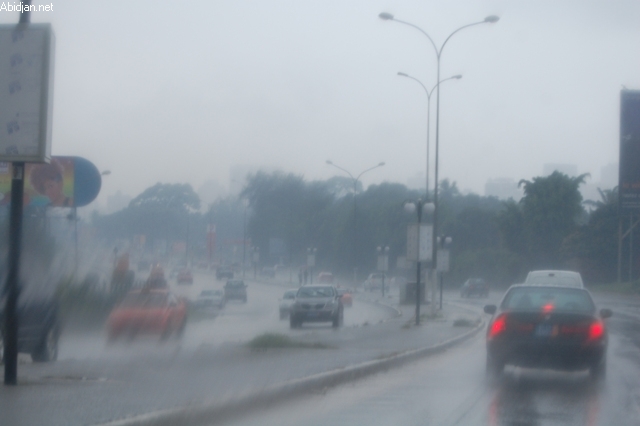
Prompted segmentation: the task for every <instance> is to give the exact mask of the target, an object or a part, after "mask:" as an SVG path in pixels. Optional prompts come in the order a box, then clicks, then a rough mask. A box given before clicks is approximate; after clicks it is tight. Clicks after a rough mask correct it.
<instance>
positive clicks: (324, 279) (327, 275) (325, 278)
mask: <svg viewBox="0 0 640 426" xmlns="http://www.w3.org/2000/svg"><path fill="white" fill-rule="evenodd" d="M318 284H333V274H332V273H331V272H320V273H319V274H318Z"/></svg>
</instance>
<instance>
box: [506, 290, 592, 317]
mask: <svg viewBox="0 0 640 426" xmlns="http://www.w3.org/2000/svg"><path fill="white" fill-rule="evenodd" d="M501 307H502V309H506V310H514V311H541V310H546V311H567V312H582V313H592V312H594V311H595V307H594V305H593V301H592V300H591V297H590V296H589V293H587V292H586V291H584V290H578V289H575V290H574V289H567V288H554V287H539V288H532V287H520V288H512V289H511V290H510V291H509V292H508V293H507V295H506V296H505V298H504V300H503V302H502V306H501Z"/></svg>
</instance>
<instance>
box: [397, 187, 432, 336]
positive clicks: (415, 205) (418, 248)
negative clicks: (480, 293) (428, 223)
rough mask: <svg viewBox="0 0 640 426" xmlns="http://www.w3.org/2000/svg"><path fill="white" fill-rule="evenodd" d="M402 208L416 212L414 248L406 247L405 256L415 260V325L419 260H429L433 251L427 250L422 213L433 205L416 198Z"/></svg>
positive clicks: (417, 312)
mask: <svg viewBox="0 0 640 426" xmlns="http://www.w3.org/2000/svg"><path fill="white" fill-rule="evenodd" d="M404 209H405V211H406V212H407V213H413V212H417V213H418V226H417V227H416V232H415V235H413V237H412V238H413V241H414V244H413V245H414V250H413V253H411V250H409V249H408V247H407V258H415V260H416V325H420V301H421V297H420V262H421V261H425V260H429V258H430V257H431V254H432V253H433V248H432V250H429V246H428V244H429V243H430V241H428V240H429V238H428V235H427V234H425V233H426V232H428V229H424V228H423V226H422V215H423V213H426V214H429V213H433V212H434V211H435V206H434V204H433V203H425V202H424V201H422V199H420V198H418V199H417V200H415V201H405V202H404ZM421 237H422V238H421ZM424 237H427V241H425V240H424ZM430 252H431V253H430ZM432 303H433V301H432Z"/></svg>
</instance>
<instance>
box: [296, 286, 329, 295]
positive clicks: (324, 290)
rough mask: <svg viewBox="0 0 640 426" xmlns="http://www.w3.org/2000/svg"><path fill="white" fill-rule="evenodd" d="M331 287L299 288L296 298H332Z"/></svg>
mask: <svg viewBox="0 0 640 426" xmlns="http://www.w3.org/2000/svg"><path fill="white" fill-rule="evenodd" d="M333 296H334V293H333V287H301V288H300V290H298V297H333Z"/></svg>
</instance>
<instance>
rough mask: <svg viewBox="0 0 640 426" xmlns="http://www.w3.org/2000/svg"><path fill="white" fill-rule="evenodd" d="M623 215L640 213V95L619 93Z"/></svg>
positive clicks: (634, 92) (638, 92)
mask: <svg viewBox="0 0 640 426" xmlns="http://www.w3.org/2000/svg"><path fill="white" fill-rule="evenodd" d="M619 173H620V175H619V181H618V194H619V200H620V201H619V203H620V206H619V212H620V214H633V213H640V91H638V90H622V91H621V92H620V171H619Z"/></svg>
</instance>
